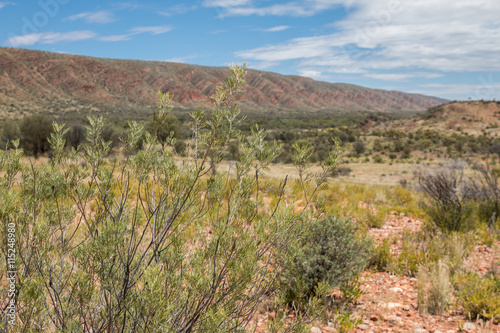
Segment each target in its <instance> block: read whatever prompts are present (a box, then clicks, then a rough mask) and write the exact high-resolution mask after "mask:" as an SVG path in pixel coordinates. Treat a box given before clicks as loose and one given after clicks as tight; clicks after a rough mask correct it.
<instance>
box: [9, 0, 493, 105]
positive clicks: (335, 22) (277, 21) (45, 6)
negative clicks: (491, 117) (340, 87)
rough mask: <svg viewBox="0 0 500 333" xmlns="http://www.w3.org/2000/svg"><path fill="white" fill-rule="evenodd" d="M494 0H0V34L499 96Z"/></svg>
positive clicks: (57, 48) (110, 53)
mask: <svg viewBox="0 0 500 333" xmlns="http://www.w3.org/2000/svg"><path fill="white" fill-rule="evenodd" d="M499 14H500V1H499V0H306V1H293V0H284V1H271V0H198V1H159V0H142V1H126V2H123V1H122V2H120V1H107V0H100V1H97V0H86V1H81V0H80V1H77V0H39V1H38V0H37V1H35V0H34V1H28V0H9V1H5V0H0V22H1V23H0V45H2V46H5V47H19V48H29V49H36V50H45V51H52V52H63V53H71V54H81V55H88V56H95V57H105V58H122V59H140V60H157V61H174V62H185V63H190V64H198V65H207V66H225V65H227V64H229V63H231V62H236V63H241V62H243V61H246V62H247V64H248V65H249V67H250V68H254V69H260V70H266V71H273V72H278V73H282V74H293V75H302V76H307V77H311V78H313V79H317V80H323V81H328V82H344V83H352V84H358V85H362V86H366V87H370V88H380V89H387V90H400V91H405V92H412V93H422V94H427V95H434V96H439V97H444V98H449V99H459V100H468V99H469V98H471V99H496V100H500V19H499Z"/></svg>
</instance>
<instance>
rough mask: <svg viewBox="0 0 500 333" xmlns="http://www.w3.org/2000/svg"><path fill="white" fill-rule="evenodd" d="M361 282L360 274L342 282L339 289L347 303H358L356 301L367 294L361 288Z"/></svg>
mask: <svg viewBox="0 0 500 333" xmlns="http://www.w3.org/2000/svg"><path fill="white" fill-rule="evenodd" d="M361 282H362V281H361V280H360V278H359V276H355V277H354V278H352V279H349V280H347V281H345V282H343V283H341V284H340V286H339V289H340V292H341V293H342V300H343V302H344V303H345V304H356V301H357V300H358V299H359V298H360V297H361V296H363V295H364V294H365V292H364V291H363V290H362V289H361Z"/></svg>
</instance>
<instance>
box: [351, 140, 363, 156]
mask: <svg viewBox="0 0 500 333" xmlns="http://www.w3.org/2000/svg"><path fill="white" fill-rule="evenodd" d="M352 147H353V148H354V151H355V152H356V154H358V155H359V154H362V153H363V152H364V151H365V143H364V142H363V141H361V140H358V141H356V142H354V144H353V145H352Z"/></svg>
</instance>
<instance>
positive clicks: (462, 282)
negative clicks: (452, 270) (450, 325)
mask: <svg viewBox="0 0 500 333" xmlns="http://www.w3.org/2000/svg"><path fill="white" fill-rule="evenodd" d="M453 284H454V286H455V289H456V295H457V298H458V302H459V304H460V305H462V306H463V307H464V311H465V315H466V316H467V317H468V318H469V319H472V320H474V319H477V318H478V317H479V318H484V319H491V318H493V317H497V318H498V317H500V280H499V279H498V278H495V277H491V276H490V277H488V276H486V277H480V276H479V275H478V274H476V273H466V274H461V275H457V276H455V278H454V281H453Z"/></svg>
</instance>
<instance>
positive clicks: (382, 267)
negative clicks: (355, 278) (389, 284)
mask: <svg viewBox="0 0 500 333" xmlns="http://www.w3.org/2000/svg"><path fill="white" fill-rule="evenodd" d="M392 260H393V259H392V254H391V243H390V241H389V239H387V238H386V239H384V240H383V241H382V243H381V244H378V245H377V246H376V247H375V250H374V251H373V254H372V256H371V258H370V261H369V263H368V267H370V268H372V269H373V270H375V271H379V272H386V271H389V269H390V267H391V263H392Z"/></svg>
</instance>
